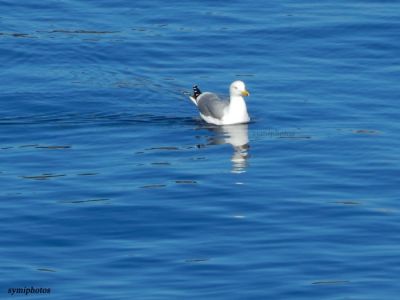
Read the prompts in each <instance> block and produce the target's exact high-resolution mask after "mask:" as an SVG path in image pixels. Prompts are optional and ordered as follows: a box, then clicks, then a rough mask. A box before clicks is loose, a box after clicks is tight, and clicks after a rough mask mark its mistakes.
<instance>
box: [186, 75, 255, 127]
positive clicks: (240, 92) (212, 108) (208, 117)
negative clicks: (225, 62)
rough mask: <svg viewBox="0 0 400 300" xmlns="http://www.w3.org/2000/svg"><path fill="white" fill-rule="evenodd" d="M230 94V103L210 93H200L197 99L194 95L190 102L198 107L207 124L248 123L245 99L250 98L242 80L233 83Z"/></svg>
mask: <svg viewBox="0 0 400 300" xmlns="http://www.w3.org/2000/svg"><path fill="white" fill-rule="evenodd" d="M196 89H197V87H196ZM229 94H230V97H229V101H223V100H222V99H220V98H219V97H218V96H217V95H216V94H214V93H210V92H206V93H200V94H199V95H198V96H197V97H195V95H193V96H191V97H190V100H192V102H193V103H194V104H195V105H196V106H197V107H198V109H199V113H200V117H201V118H202V119H203V120H204V121H206V122H207V123H211V124H215V125H232V124H242V123H248V122H249V121H250V117H249V114H248V113H247V106H246V102H245V101H244V98H243V97H244V96H248V95H249V92H248V91H247V90H246V86H245V84H244V82H243V81H240V80H237V81H234V82H232V84H231V85H230V88H229Z"/></svg>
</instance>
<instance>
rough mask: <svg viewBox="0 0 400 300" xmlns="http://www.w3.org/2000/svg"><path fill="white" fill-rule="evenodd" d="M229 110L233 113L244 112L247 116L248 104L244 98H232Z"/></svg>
mask: <svg viewBox="0 0 400 300" xmlns="http://www.w3.org/2000/svg"><path fill="white" fill-rule="evenodd" d="M229 109H230V110H231V111H238V112H239V111H243V112H245V113H246V114H247V107H246V102H244V99H243V97H242V96H231V100H230V104H229Z"/></svg>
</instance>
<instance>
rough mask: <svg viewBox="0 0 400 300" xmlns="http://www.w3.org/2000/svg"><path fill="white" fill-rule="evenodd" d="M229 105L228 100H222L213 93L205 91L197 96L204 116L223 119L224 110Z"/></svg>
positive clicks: (198, 104)
mask: <svg viewBox="0 0 400 300" xmlns="http://www.w3.org/2000/svg"><path fill="white" fill-rule="evenodd" d="M228 106H229V102H228V101H223V100H221V99H220V98H219V97H218V96H217V95H216V94H213V93H208V92H207V93H203V94H201V95H200V96H199V97H198V98H197V107H198V108H199V111H200V112H201V114H202V115H204V116H211V117H213V118H217V119H222V117H223V116H224V110H225V108H226V107H228Z"/></svg>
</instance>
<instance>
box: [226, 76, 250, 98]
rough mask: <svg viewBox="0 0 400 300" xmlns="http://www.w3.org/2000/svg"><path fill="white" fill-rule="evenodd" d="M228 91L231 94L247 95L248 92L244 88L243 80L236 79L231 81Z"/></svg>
mask: <svg viewBox="0 0 400 300" xmlns="http://www.w3.org/2000/svg"><path fill="white" fill-rule="evenodd" d="M229 92H230V94H231V96H242V97H243V96H249V95H250V93H249V92H248V91H247V90H246V86H245V85H244V82H243V81H240V80H236V81H234V82H232V84H231V86H230V88H229Z"/></svg>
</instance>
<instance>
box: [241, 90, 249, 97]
mask: <svg viewBox="0 0 400 300" xmlns="http://www.w3.org/2000/svg"><path fill="white" fill-rule="evenodd" d="M249 95H250V93H249V92H248V91H246V90H244V91H242V96H244V97H246V96H249Z"/></svg>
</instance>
